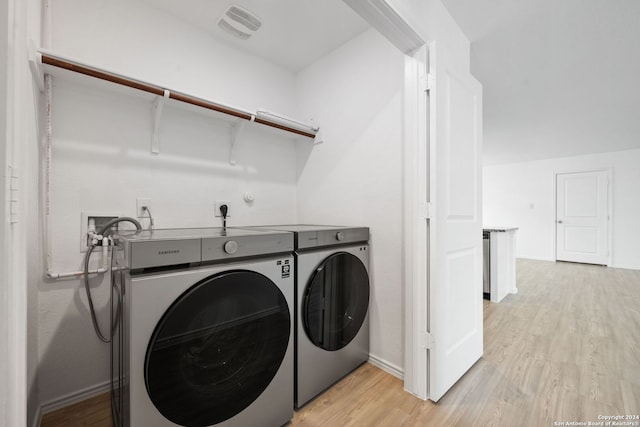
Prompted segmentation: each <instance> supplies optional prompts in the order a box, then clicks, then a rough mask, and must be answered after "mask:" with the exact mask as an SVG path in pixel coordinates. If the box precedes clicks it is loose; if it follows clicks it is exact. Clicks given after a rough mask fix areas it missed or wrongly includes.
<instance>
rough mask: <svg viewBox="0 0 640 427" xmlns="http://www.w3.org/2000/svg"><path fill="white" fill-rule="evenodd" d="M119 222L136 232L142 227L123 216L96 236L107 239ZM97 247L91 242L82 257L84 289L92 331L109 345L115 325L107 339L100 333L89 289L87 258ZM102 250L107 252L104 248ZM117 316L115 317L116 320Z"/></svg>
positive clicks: (133, 220) (136, 221)
mask: <svg viewBox="0 0 640 427" xmlns="http://www.w3.org/2000/svg"><path fill="white" fill-rule="evenodd" d="M120 222H130V223H132V224H133V225H135V226H136V229H137V230H142V226H141V225H140V222H138V220H136V219H133V218H130V217H128V216H123V217H120V218H114V219H112V220H111V221H109V222H107V223H106V224H105V225H104V226H103V227H102V230H100V231H99V232H98V235H100V236H104V237H107V236H106V235H105V234H108V233H109V229H110V228H111V227H113V226H114V225H116V224H118V223H120ZM96 246H97V242H92V244H91V245H89V248H88V249H87V253H86V254H85V256H84V288H85V290H86V291H87V300H88V301H89V311H90V312H91V321H92V322H93V329H95V331H96V335H98V338H100V341H102V342H104V343H110V342H111V337H112V336H113V330H114V329H115V325H111V331H110V332H109V337H108V338H107V337H106V336H105V335H104V334H103V333H102V331H100V326H99V325H98V319H97V318H96V310H95V308H94V307H93V298H91V288H90V287H89V258H91V253H92V252H93V250H94V249H95V247H96ZM103 250H105V251H106V250H108V249H107V248H106V247H105V248H104V249H103ZM119 309H120V305H118V310H119ZM118 317H119V316H116V320H117V319H118Z"/></svg>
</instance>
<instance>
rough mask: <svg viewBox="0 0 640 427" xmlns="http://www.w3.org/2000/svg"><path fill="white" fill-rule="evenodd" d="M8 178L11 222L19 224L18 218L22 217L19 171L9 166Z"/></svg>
mask: <svg viewBox="0 0 640 427" xmlns="http://www.w3.org/2000/svg"><path fill="white" fill-rule="evenodd" d="M8 172H9V173H8V174H7V178H8V181H9V182H8V184H9V185H8V186H9V191H8V192H7V197H8V199H9V200H8V203H7V204H8V205H9V222H10V223H11V224H15V223H16V222H18V218H19V215H20V209H19V208H20V199H19V189H20V181H19V176H18V169H16V168H14V167H12V166H9V170H8Z"/></svg>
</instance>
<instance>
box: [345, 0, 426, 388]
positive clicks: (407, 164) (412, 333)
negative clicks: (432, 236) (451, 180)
mask: <svg viewBox="0 0 640 427" xmlns="http://www.w3.org/2000/svg"><path fill="white" fill-rule="evenodd" d="M343 1H344V2H345V3H346V4H348V5H349V6H350V7H351V8H352V9H353V10H355V11H356V13H358V14H359V15H360V16H361V17H362V18H363V19H365V20H366V21H367V22H369V24H371V26H372V27H373V28H375V29H376V30H377V31H378V32H379V33H380V34H382V36H384V37H385V38H386V39H387V40H389V42H391V43H392V44H393V45H394V46H395V47H396V48H397V49H398V50H399V51H400V52H402V53H403V54H404V55H405V66H404V69H405V75H404V92H403V95H404V99H403V110H404V111H403V125H402V129H403V140H402V150H403V156H402V160H403V169H404V173H403V175H404V176H403V183H402V185H403V204H402V206H403V211H404V212H403V234H402V237H403V240H404V245H403V258H404V268H403V282H404V294H405V295H404V328H405V331H404V364H405V366H404V373H403V375H402V377H403V380H404V389H405V390H406V391H407V392H409V393H411V394H413V395H415V396H417V397H419V398H420V399H423V400H426V399H428V397H429V396H428V381H427V379H428V366H429V363H428V352H427V349H426V343H425V342H424V340H425V338H426V329H427V327H428V325H427V322H428V319H429V316H428V307H429V305H428V290H429V287H428V271H427V264H426V262H420V261H421V260H424V261H426V259H427V256H428V248H429V246H428V243H427V242H428V234H427V225H426V216H425V215H426V199H425V198H426V191H427V190H428V182H427V181H426V179H428V176H429V169H428V168H429V165H428V164H427V163H426V160H427V157H424V156H423V162H422V163H420V162H419V161H418V159H419V156H420V155H421V154H420V153H421V150H427V153H428V147H427V146H426V145H425V144H423V145H422V147H421V143H422V142H423V141H427V142H428V138H429V122H428V120H429V116H428V113H429V111H428V110H426V111H425V109H422V110H421V109H420V103H421V102H422V105H425V106H426V103H425V101H424V98H423V99H422V101H421V98H422V96H423V95H424V96H426V92H425V91H424V90H422V89H426V87H423V85H424V84H425V80H426V73H427V71H428V70H427V68H426V67H427V65H428V51H429V45H428V44H427V42H426V41H425V40H424V39H423V38H422V37H421V36H420V35H419V34H418V33H417V32H416V31H415V30H414V29H413V27H412V26H411V25H410V24H409V23H408V22H407V21H406V20H405V19H404V18H403V17H402V16H400V15H399V14H398V13H397V12H396V11H395V10H394V9H393V7H392V6H390V5H389V3H388V2H387V0H343ZM425 61H426V63H425ZM426 99H427V100H428V97H427V98H426ZM421 114H422V116H421ZM421 178H422V180H421ZM423 199H424V200H423Z"/></svg>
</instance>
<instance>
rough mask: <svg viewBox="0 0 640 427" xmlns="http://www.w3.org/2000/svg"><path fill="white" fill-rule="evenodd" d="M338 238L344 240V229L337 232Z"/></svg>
mask: <svg viewBox="0 0 640 427" xmlns="http://www.w3.org/2000/svg"><path fill="white" fill-rule="evenodd" d="M336 239H337V240H344V233H343V232H342V231H338V232H337V233H336Z"/></svg>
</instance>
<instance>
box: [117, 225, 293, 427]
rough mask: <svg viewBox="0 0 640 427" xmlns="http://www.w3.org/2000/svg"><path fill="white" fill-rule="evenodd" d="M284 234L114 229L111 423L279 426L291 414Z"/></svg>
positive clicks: (289, 244)
mask: <svg viewBox="0 0 640 427" xmlns="http://www.w3.org/2000/svg"><path fill="white" fill-rule="evenodd" d="M292 250H293V235H292V234H291V233H286V232H266V231H262V232H261V231H250V230H232V229H227V230H223V229H191V230H189V229H186V230H184V229H180V230H178V229H175V230H153V231H138V232H132V233H130V234H127V233H123V235H121V236H120V237H119V244H118V250H117V251H116V257H115V266H114V274H113V276H114V279H113V297H112V320H113V322H114V324H115V325H116V327H115V329H114V331H115V334H114V337H113V340H112V410H113V416H114V424H115V425H116V426H134V427H146V426H148V427H169V426H224V427H230V426H237V427H240V426H243V427H244V426H262V427H276V426H281V425H283V424H285V423H287V422H288V421H289V420H290V419H291V417H292V415H293V404H292V402H293V353H294V349H293V317H292V314H293V311H294V308H293V307H294V266H293V256H292V253H291V252H292Z"/></svg>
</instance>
